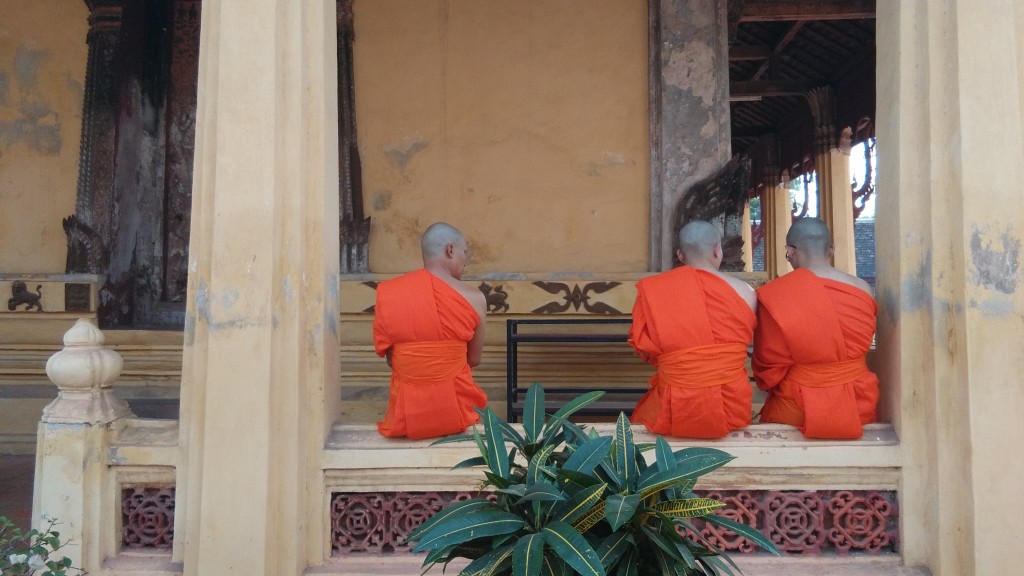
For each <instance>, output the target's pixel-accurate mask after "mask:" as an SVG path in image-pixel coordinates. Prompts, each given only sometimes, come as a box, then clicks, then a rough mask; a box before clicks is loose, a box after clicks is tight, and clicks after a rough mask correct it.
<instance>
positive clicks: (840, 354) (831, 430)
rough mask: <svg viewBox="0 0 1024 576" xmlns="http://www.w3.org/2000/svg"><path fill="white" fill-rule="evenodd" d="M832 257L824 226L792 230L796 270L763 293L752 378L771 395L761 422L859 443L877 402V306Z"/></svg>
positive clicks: (810, 223)
mask: <svg viewBox="0 0 1024 576" xmlns="http://www.w3.org/2000/svg"><path fill="white" fill-rule="evenodd" d="M832 250H833V246H832V241H831V239H830V235H829V231H828V228H827V227H826V226H825V223H824V222H822V221H821V220H818V219H817V218H804V219H801V220H798V221H796V222H795V223H794V224H793V227H792V228H790V230H789V234H788V235H786V259H787V260H789V262H790V264H792V265H793V270H794V271H793V272H791V273H789V274H786V275H785V276H782V277H780V278H778V279H777V280H773V281H772V282H769V283H768V284H765V285H764V286H762V287H761V288H759V289H758V290H757V298H758V303H759V312H758V326H757V333H756V334H755V336H754V358H753V368H754V377H755V378H756V380H757V384H758V386H759V387H760V388H761V389H762V390H766V391H767V392H768V399H767V400H766V401H765V404H764V408H763V409H762V410H761V422H780V423H784V424H791V425H793V426H798V427H799V428H800V431H801V432H803V434H804V436H807V437H809V438H840V439H852V438H860V437H861V436H862V435H863V425H864V424H867V423H869V422H874V420H875V408H876V405H877V403H878V377H876V376H875V374H874V373H872V372H871V371H870V370H868V367H867V365H866V364H865V362H864V358H865V356H866V355H867V353H868V349H869V348H870V347H871V338H872V336H873V335H874V333H875V314H876V312H877V311H878V307H877V305H876V304H875V300H874V298H873V297H872V296H871V287H870V286H868V284H867V282H864V281H863V280H861V279H860V278H857V277H855V276H851V275H849V274H847V273H845V272H842V271H840V270H836V269H835V268H833V267H832V265H831V264H830V258H831V256H832Z"/></svg>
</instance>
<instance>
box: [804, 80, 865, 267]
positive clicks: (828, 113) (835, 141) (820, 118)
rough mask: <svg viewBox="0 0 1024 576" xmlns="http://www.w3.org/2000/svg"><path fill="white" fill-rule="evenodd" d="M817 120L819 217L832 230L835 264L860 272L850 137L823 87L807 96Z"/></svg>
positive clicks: (830, 94) (830, 89) (816, 156)
mask: <svg viewBox="0 0 1024 576" xmlns="http://www.w3.org/2000/svg"><path fill="white" fill-rule="evenodd" d="M807 103H808V104H809V105H810V107H811V116H812V117H813V119H814V167H815V169H816V170H817V172H818V214H819V215H820V216H821V219H822V220H824V221H825V223H826V224H828V228H829V230H831V231H832V241H833V243H834V244H835V247H836V248H835V254H834V255H833V258H832V260H833V264H834V265H835V267H836V268H838V269H840V270H843V271H844V272H848V273H850V274H854V275H855V274H856V273H857V259H856V254H855V252H854V236H853V187H852V186H851V184H850V135H851V130H850V129H849V128H844V129H843V130H842V131H841V132H837V128H836V127H835V106H836V103H835V97H834V95H833V94H832V88H830V87H828V86H822V87H820V88H815V89H814V90H811V91H810V92H808V93H807Z"/></svg>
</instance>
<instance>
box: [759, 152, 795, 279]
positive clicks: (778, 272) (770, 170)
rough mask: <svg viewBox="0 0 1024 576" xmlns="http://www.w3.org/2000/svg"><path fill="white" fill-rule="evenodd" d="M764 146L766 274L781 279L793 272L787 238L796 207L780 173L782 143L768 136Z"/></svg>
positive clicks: (762, 180) (763, 199)
mask: <svg viewBox="0 0 1024 576" xmlns="http://www.w3.org/2000/svg"><path fill="white" fill-rule="evenodd" d="M761 145H762V146H763V147H764V157H765V161H764V163H763V164H762V166H763V172H762V174H761V183H762V185H763V186H764V191H765V192H764V196H763V198H762V201H761V222H763V223H764V224H763V226H764V227H765V231H764V270H765V272H767V273H768V277H769V278H778V277H779V276H782V275H783V274H785V273H787V272H789V271H790V270H791V268H790V266H789V263H788V262H786V234H789V227H790V226H791V225H792V224H793V203H792V202H791V201H790V199H789V190H788V189H787V188H786V185H785V183H784V181H783V178H782V171H781V170H780V169H779V143H778V140H777V139H776V138H775V137H774V136H771V135H769V136H765V137H764V138H763V140H762V142H761Z"/></svg>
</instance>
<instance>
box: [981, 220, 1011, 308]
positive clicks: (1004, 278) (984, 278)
mask: <svg viewBox="0 0 1024 576" xmlns="http://www.w3.org/2000/svg"><path fill="white" fill-rule="evenodd" d="M1020 247H1021V241H1020V238H1017V237H1016V236H1014V235H1013V234H1012V233H1011V231H1009V230H1007V231H1006V232H1003V233H1001V234H998V235H997V236H995V237H994V238H993V237H992V236H989V235H988V230H987V229H986V228H980V227H978V226H977V225H974V227H973V231H972V233H971V245H970V250H971V264H972V268H973V276H972V280H973V281H974V283H975V284H977V285H979V286H984V287H986V288H994V289H996V290H998V291H1000V292H1002V293H1003V294H1013V293H1014V292H1016V291H1017V284H1018V283H1019V282H1020V279H1019V277H1018V275H1017V271H1018V269H1019V268H1020Z"/></svg>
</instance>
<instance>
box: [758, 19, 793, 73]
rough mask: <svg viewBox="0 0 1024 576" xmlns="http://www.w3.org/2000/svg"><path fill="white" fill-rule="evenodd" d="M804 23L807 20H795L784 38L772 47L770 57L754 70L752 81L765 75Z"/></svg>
mask: <svg viewBox="0 0 1024 576" xmlns="http://www.w3.org/2000/svg"><path fill="white" fill-rule="evenodd" d="M804 24H806V22H804V21H799V22H794V23H793V25H792V26H790V27H789V30H787V31H786V33H785V34H784V35H783V36H782V38H780V39H779V41H778V42H776V43H775V46H774V47H772V53H771V54H770V55H769V56H768V59H767V60H765V61H764V64H761V66H760V67H759V68H758V69H757V70H756V71H755V72H754V75H753V76H751V77H750V80H751V81H756V80H760V79H761V77H762V76H764V73H765V72H767V71H768V66H769V65H770V64H771V62H772V60H776V61H777V59H778V56H779V54H781V53H782V50H783V49H784V48H785V47H786V45H787V44H789V43H790V42H791V41H792V40H793V38H795V37H796V34H797V32H799V31H800V29H801V28H803V27H804Z"/></svg>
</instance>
